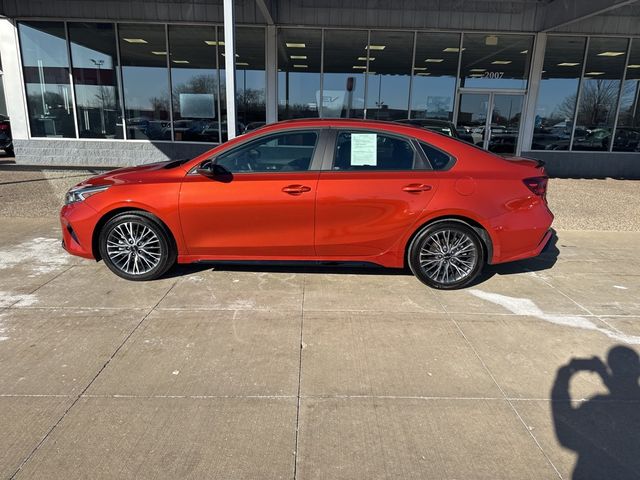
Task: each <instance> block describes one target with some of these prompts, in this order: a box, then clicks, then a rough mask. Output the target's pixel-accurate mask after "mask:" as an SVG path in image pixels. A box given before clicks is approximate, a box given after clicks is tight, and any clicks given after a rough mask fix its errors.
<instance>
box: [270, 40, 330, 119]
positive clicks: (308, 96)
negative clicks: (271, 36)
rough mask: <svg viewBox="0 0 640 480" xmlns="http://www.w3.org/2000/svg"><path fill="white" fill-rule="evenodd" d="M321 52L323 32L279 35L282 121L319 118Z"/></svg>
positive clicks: (279, 113) (279, 109) (279, 95)
mask: <svg viewBox="0 0 640 480" xmlns="http://www.w3.org/2000/svg"><path fill="white" fill-rule="evenodd" d="M287 45H289V46H287ZM321 52H322V31H321V30H308V29H302V28H282V29H280V30H279V31H278V119H279V120H287V119H290V118H311V117H317V116H318V114H319V111H318V103H319V99H320V60H321V58H320V57H321Z"/></svg>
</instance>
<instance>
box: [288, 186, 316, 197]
mask: <svg viewBox="0 0 640 480" xmlns="http://www.w3.org/2000/svg"><path fill="white" fill-rule="evenodd" d="M282 191H283V192H284V193H288V194H289V195H300V194H302V193H304V192H310V191H311V187H307V186H306V185H287V186H286V187H284V188H283V189H282Z"/></svg>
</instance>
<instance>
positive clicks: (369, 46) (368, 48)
mask: <svg viewBox="0 0 640 480" xmlns="http://www.w3.org/2000/svg"><path fill="white" fill-rule="evenodd" d="M385 48H387V46H386V45H367V46H366V47H364V49H365V50H384V49H385Z"/></svg>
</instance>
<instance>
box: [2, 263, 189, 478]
mask: <svg viewBox="0 0 640 480" xmlns="http://www.w3.org/2000/svg"><path fill="white" fill-rule="evenodd" d="M70 268H72V267H69V269H70ZM177 283H178V280H176V281H175V282H173V284H172V285H171V287H169V289H168V290H167V291H166V292H165V293H164V295H163V296H162V297H161V298H160V300H158V302H157V303H156V304H155V305H154V306H153V307H151V309H149V311H148V312H147V313H146V314H145V315H144V316H143V317H142V319H141V320H140V321H139V322H138V323H137V324H136V325H135V326H134V327H133V329H132V330H131V331H130V332H129V334H128V335H127V336H126V337H125V338H124V340H122V342H121V343H120V345H118V347H117V348H116V349H115V350H114V352H113V353H112V354H111V355H110V356H109V358H108V359H107V361H106V362H105V363H104V364H103V365H102V367H100V369H99V370H98V373H96V374H95V375H94V377H93V378H92V379H91V380H90V381H89V383H88V384H87V385H86V386H85V387H84V389H83V390H82V391H81V392H80V393H79V394H78V395H77V396H76V398H75V399H74V400H73V402H71V405H69V406H68V407H67V408H66V409H65V411H64V412H62V415H61V416H60V418H59V419H58V421H57V422H56V423H54V424H53V426H52V427H51V428H50V429H49V431H47V433H46V434H45V435H44V436H43V437H42V439H41V440H40V441H39V442H38V444H37V445H36V446H35V447H34V448H33V450H31V452H30V453H29V454H28V455H27V456H26V457H25V459H24V460H23V461H22V462H21V463H20V465H18V468H17V469H16V471H15V472H13V473H12V474H11V476H10V477H9V480H13V479H14V478H15V477H16V475H18V473H20V470H22V469H23V468H24V466H25V465H26V464H27V463H28V462H29V460H31V459H32V458H33V456H34V455H35V454H36V453H37V452H38V450H40V447H42V445H44V443H45V442H46V441H47V439H48V438H49V437H50V436H51V434H52V433H53V431H54V430H55V429H56V428H57V427H58V425H60V423H61V422H62V420H64V418H65V417H66V416H67V414H68V413H69V412H70V411H71V409H72V408H73V407H74V406H75V405H76V404H77V403H78V402H79V401H80V399H81V398H82V397H83V395H84V393H85V392H86V391H87V390H88V389H89V388H90V387H91V385H93V382H95V381H96V379H97V378H98V377H99V376H100V374H101V373H102V372H103V371H104V369H105V368H107V365H109V363H111V360H113V358H114V357H115V356H116V355H117V354H118V352H119V351H120V350H121V349H122V347H123V346H124V345H125V343H127V341H128V340H129V339H130V338H131V336H132V335H133V334H134V333H135V332H136V331H137V330H138V329H139V328H140V326H141V325H142V323H143V322H144V321H145V320H146V319H147V318H148V317H149V315H151V314H152V313H153V311H154V310H155V308H156V307H157V306H158V305H159V304H160V302H162V300H164V299H165V297H166V296H167V295H168V294H169V292H171V290H173V287H175V286H176V284H177ZM41 287H42V285H41ZM38 288H40V287H38ZM36 290H37V289H36Z"/></svg>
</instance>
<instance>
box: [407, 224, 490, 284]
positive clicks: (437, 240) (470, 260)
mask: <svg viewBox="0 0 640 480" xmlns="http://www.w3.org/2000/svg"><path fill="white" fill-rule="evenodd" d="M484 261H485V255H484V250H483V248H482V243H481V240H480V238H479V237H478V235H477V234H476V232H475V231H474V230H473V229H472V228H471V227H469V226H467V225H466V224H464V223H462V222H455V221H444V222H437V223H434V224H432V225H428V226H427V227H425V228H424V229H423V230H422V231H421V232H419V233H418V235H416V237H415V238H414V240H413V242H411V246H410V247H409V253H408V263H409V268H411V271H412V272H413V274H414V275H415V276H416V277H417V278H418V279H419V280H420V281H421V282H423V283H425V284H427V285H429V286H430V287H433V288H437V289H441V290H454V289H456V288H463V287H465V286H467V285H469V284H470V283H471V282H473V280H474V279H475V278H476V277H477V276H478V274H479V273H480V272H481V271H482V268H483V266H484Z"/></svg>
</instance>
